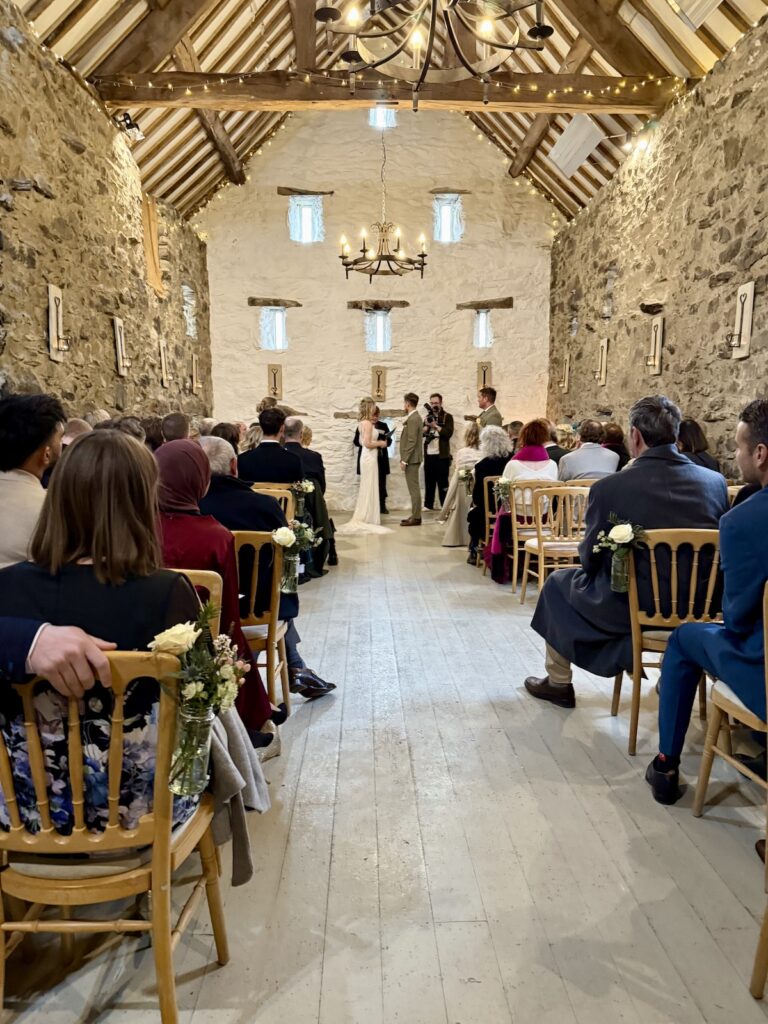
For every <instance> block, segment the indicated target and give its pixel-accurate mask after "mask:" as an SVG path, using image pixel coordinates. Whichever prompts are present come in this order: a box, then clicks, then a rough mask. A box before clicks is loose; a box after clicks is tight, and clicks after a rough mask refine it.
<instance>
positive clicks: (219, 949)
mask: <svg viewBox="0 0 768 1024" xmlns="http://www.w3.org/2000/svg"><path fill="white" fill-rule="evenodd" d="M198 849H199V851H200V861H201V863H202V865H203V874H204V875H205V895H206V898H207V900H208V913H209V914H210V915H211V925H212V927H213V939H214V942H215V943H216V959H217V960H218V962H219V963H220V964H221V965H222V966H223V965H224V964H226V963H228V961H229V943H228V942H227V926H226V922H225V920H224V907H223V906H222V903H221V889H220V888H219V868H218V863H217V859H216V845H215V843H214V841H213V836H212V835H211V830H210V829H206V831H205V834H204V835H203V837H202V838H201V840H200V845H199V847H198Z"/></svg>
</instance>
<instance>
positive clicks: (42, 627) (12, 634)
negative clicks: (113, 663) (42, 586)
mask: <svg viewBox="0 0 768 1024" xmlns="http://www.w3.org/2000/svg"><path fill="white" fill-rule="evenodd" d="M114 650H115V645H114V644H111V643H107V642H105V641H104V640H99V639H98V638H97V637H93V636H89V635H88V634H87V633H84V632H83V631H82V629H78V628H77V627H76V626H51V625H49V624H48V623H45V622H36V621H34V620H32V619H11V618H4V617H2V616H0V683H2V682H4V683H19V682H21V681H22V680H23V679H24V678H25V677H26V676H27V675H39V676H43V677H44V678H45V679H47V680H48V682H49V683H50V684H51V686H53V687H54V689H56V690H58V691H59V693H63V694H64V696H65V697H82V696H83V694H84V693H85V691H86V690H90V688H91V687H92V686H93V684H94V682H95V681H96V679H99V680H100V681H101V682H102V683H104V684H105V685H106V686H109V684H110V681H111V680H110V674H109V663H108V661H107V659H106V658H105V657H104V653H103V652H104V651H114Z"/></svg>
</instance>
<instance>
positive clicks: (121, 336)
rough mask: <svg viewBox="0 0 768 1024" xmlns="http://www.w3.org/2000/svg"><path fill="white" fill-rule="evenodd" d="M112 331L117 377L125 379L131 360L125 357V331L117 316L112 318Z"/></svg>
mask: <svg viewBox="0 0 768 1024" xmlns="http://www.w3.org/2000/svg"><path fill="white" fill-rule="evenodd" d="M112 330H113V332H114V335H115V363H116V365H117V375H118V377H127V376H128V368H129V367H130V365H131V360H130V359H129V358H128V356H127V355H126V350H125V330H124V327H123V321H122V320H121V319H120V317H119V316H113V317H112Z"/></svg>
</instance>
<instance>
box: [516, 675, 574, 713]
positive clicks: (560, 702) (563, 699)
mask: <svg viewBox="0 0 768 1024" xmlns="http://www.w3.org/2000/svg"><path fill="white" fill-rule="evenodd" d="M525 688H526V690H527V691H528V693H530V695H531V696H532V697H537V698H538V699H539V700H548V701H549V703H550V704H556V705H557V706H558V707H559V708H575V707H576V694H575V693H574V691H573V685H572V684H571V683H567V684H561V685H559V686H558V685H557V684H556V683H550V681H549V676H544V678H543V679H537V678H536V676H528V678H527V679H526V680H525Z"/></svg>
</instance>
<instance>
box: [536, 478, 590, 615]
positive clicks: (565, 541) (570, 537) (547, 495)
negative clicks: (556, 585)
mask: <svg viewBox="0 0 768 1024" xmlns="http://www.w3.org/2000/svg"><path fill="white" fill-rule="evenodd" d="M588 499H589V488H588V487H576V486H575V485H572V484H559V485H557V486H550V487H539V488H538V489H537V490H536V491H534V493H533V522H534V526H535V528H536V536H535V537H530V538H529V539H528V540H526V541H525V544H524V545H523V551H524V553H525V559H524V561H523V585H522V589H521V591H520V604H523V603H524V602H525V593H526V590H527V588H528V578H529V577H533V578H534V579H536V580H537V582H538V588H539V591H541V588H542V587H543V586H544V581H545V580H546V578H547V573H549V572H552V571H553V570H554V569H562V568H565V567H566V566H569V565H575V564H577V563H578V560H579V544H580V543H581V540H582V538H583V536H584V512H585V510H586V507H587V501H588ZM532 557H533V558H535V559H536V569H535V570H534V569H532V568H531V558H532Z"/></svg>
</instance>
